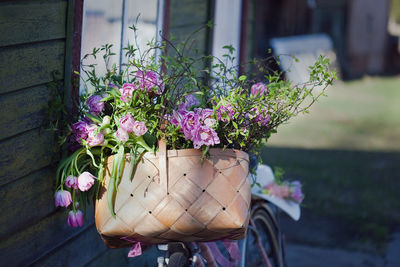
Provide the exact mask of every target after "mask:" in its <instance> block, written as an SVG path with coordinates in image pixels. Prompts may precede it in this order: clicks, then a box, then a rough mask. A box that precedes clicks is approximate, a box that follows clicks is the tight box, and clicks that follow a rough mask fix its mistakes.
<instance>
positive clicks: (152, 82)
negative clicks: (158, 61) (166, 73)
mask: <svg viewBox="0 0 400 267" xmlns="http://www.w3.org/2000/svg"><path fill="white" fill-rule="evenodd" d="M136 78H137V79H138V81H139V86H140V89H141V90H142V91H145V92H150V91H152V89H153V88H156V89H157V94H159V95H161V94H162V93H163V92H164V84H163V82H162V81H161V80H159V79H158V75H157V74H156V73H155V72H153V71H147V72H146V73H143V72H142V71H140V70H138V71H137V73H136Z"/></svg>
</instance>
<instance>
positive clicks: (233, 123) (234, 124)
mask: <svg viewBox="0 0 400 267" xmlns="http://www.w3.org/2000/svg"><path fill="white" fill-rule="evenodd" d="M232 125H233V127H235V129H238V126H237V124H236V122H235V121H232Z"/></svg>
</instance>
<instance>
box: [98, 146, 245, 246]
mask: <svg viewBox="0 0 400 267" xmlns="http://www.w3.org/2000/svg"><path fill="white" fill-rule="evenodd" d="M210 155H211V156H210V158H209V159H206V160H205V161H204V163H203V165H202V164H201V152H200V151H198V150H195V149H185V150H169V151H168V153H167V156H168V157H167V158H168V160H167V170H168V171H167V174H168V175H167V177H168V179H167V181H166V183H167V184H166V185H164V184H163V183H162V181H160V180H162V179H163V178H162V177H161V179H160V171H159V169H161V168H159V158H158V156H159V153H157V154H156V155H154V154H152V153H146V154H144V156H143V158H142V160H141V161H140V163H139V164H138V165H137V167H136V170H135V172H134V176H133V177H132V179H131V177H129V174H130V169H131V168H132V165H131V164H130V161H129V156H127V157H126V163H125V168H124V174H123V177H122V178H121V182H120V184H119V185H118V191H117V194H116V198H115V205H114V209H115V213H116V219H114V218H113V217H112V216H111V213H110V210H109V209H108V206H107V200H106V194H105V192H102V194H101V196H100V199H99V201H97V202H96V212H95V216H96V226H97V229H98V231H99V233H100V234H101V236H102V238H103V240H104V241H105V242H106V244H107V245H108V246H110V247H123V246H129V245H130V242H129V241H126V240H127V239H128V240H129V239H130V240H136V241H141V242H146V243H153V244H154V243H165V242H170V241H187V242H194V241H211V240H217V239H222V238H230V239H240V238H243V237H244V235H245V232H246V229H247V225H248V221H249V216H250V213H249V207H250V201H251V192H250V182H249V177H248V176H249V169H248V168H249V167H248V155H247V154H246V153H244V152H242V151H236V150H226V151H222V150H220V149H210ZM111 168H112V157H110V158H109V159H108V162H107V167H106V174H105V185H107V184H108V180H109V175H110V172H111ZM161 176H162V175H161ZM104 190H106V189H105V188H104ZM121 238H122V239H121Z"/></svg>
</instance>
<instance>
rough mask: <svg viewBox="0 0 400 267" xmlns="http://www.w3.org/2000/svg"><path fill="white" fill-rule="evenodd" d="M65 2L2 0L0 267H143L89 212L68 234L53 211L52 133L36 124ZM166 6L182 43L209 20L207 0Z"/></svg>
mask: <svg viewBox="0 0 400 267" xmlns="http://www.w3.org/2000/svg"><path fill="white" fill-rule="evenodd" d="M70 1H71V0H69V1H68V0H8V1H0V109H1V116H0V127H1V128H0V129H1V131H0V155H1V157H0V210H1V211H2V212H1V216H0V265H1V266H27V265H34V266H83V265H90V266H109V265H110V266H126V265H129V266H142V265H143V264H145V262H146V260H143V258H142V259H137V260H132V259H128V258H127V257H126V253H127V250H126V249H119V250H109V249H107V248H106V247H105V245H104V244H103V242H102V241H101V239H100V238H99V236H98V234H97V232H96V230H95V227H94V224H93V212H89V214H87V217H86V218H85V225H84V227H82V228H70V227H69V226H68V225H67V224H66V213H65V211H64V210H62V209H56V208H55V207H54V200H53V193H52V190H53V188H54V180H55V179H54V168H53V167H52V166H51V162H52V160H53V158H54V155H53V154H52V149H53V146H54V143H53V135H52V134H51V133H49V132H46V131H44V130H43V129H42V128H41V124H42V121H43V119H44V107H45V105H46V104H47V101H48V99H49V98H48V96H49V92H48V89H47V87H46V84H47V83H48V82H50V81H52V79H53V76H52V73H53V72H54V71H57V72H58V73H59V74H61V75H62V74H63V73H64V68H65V66H64V65H65V60H66V59H65V55H66V52H65V49H66V47H67V46H66V38H67V36H66V29H67V18H68V16H67V10H68V5H69V2H70ZM170 3H171V5H170V18H171V19H170V31H171V33H173V35H174V36H176V37H177V38H179V39H184V38H186V36H188V34H190V33H191V32H193V30H195V29H197V28H199V27H200V26H201V25H203V24H205V23H206V22H207V21H208V20H209V19H210V18H211V17H210V16H211V13H210V12H211V10H212V0H207V1H205V0H171V2H170ZM209 36H210V31H209V30H208V31H202V32H200V33H198V34H197V36H196V42H195V43H194V46H195V48H197V49H199V51H200V53H205V52H207V51H209ZM89 210H92V209H89ZM151 260H152V261H150V262H153V263H154V264H155V263H156V259H151ZM147 262H149V261H147Z"/></svg>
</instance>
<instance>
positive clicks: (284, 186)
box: [261, 181, 304, 204]
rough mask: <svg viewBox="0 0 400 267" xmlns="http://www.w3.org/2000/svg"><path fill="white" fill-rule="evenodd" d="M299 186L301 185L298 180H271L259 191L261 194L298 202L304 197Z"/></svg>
mask: <svg viewBox="0 0 400 267" xmlns="http://www.w3.org/2000/svg"><path fill="white" fill-rule="evenodd" d="M301 187H302V185H301V183H300V182H299V181H293V182H286V181H285V182H280V183H276V182H272V183H270V184H268V185H266V186H265V187H264V188H263V189H262V190H261V192H262V193H263V194H267V195H271V196H276V197H280V198H283V199H286V200H291V201H294V202H296V203H298V204H300V203H301V202H302V201H303V199H304V195H303V192H302V191H301Z"/></svg>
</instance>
